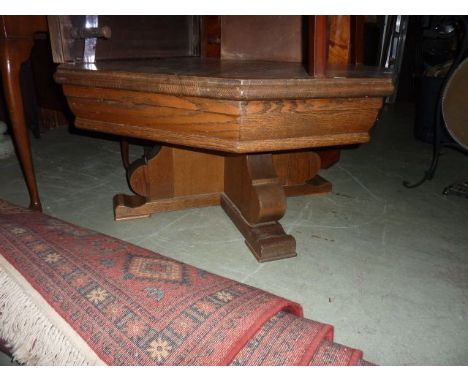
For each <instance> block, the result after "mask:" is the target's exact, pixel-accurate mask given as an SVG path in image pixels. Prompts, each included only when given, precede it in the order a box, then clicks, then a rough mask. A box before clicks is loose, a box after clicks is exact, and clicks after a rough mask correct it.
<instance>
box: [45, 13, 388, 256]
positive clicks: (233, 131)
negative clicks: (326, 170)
mask: <svg viewBox="0 0 468 382" xmlns="http://www.w3.org/2000/svg"><path fill="white" fill-rule="evenodd" d="M252 17H254V19H251V18H249V19H245V18H243V17H240V16H239V17H237V16H233V17H222V18H221V20H220V26H221V29H219V28H217V27H216V25H215V24H216V23H212V24H210V25H211V26H210V27H208V26H209V25H207V24H206V22H209V20H210V19H206V18H205V19H201V24H199V21H200V20H199V18H198V17H197V16H188V17H184V18H181V17H177V18H172V19H171V18H149V19H148V18H143V17H137V18H128V19H125V18H120V17H118V18H112V17H109V16H103V17H102V18H99V20H97V18H96V17H95V16H86V20H83V19H77V18H76V17H74V16H60V17H58V18H55V17H49V28H50V31H51V37H52V46H53V50H54V58H55V61H56V62H57V63H60V65H59V67H58V69H57V72H56V74H55V79H56V81H57V82H58V83H60V84H62V85H63V90H64V94H65V96H66V97H67V100H68V104H69V106H70V108H71V110H72V112H73V113H74V115H75V116H76V119H75V125H76V127H78V128H82V129H87V130H93V131H99V132H103V133H109V134H114V135H119V136H122V137H131V138H138V139H143V140H146V141H148V142H152V143H151V144H149V146H148V148H147V150H146V152H145V155H144V156H143V157H142V158H141V159H139V160H137V161H135V162H133V163H131V164H128V161H127V160H125V158H126V157H127V154H126V149H125V145H123V148H124V149H123V151H122V152H123V158H124V163H126V167H127V178H128V181H129V184H130V187H131V189H132V191H133V192H134V193H135V194H134V195H123V194H118V195H116V196H115V197H114V212H115V218H116V219H117V220H119V219H132V218H137V217H146V216H149V215H150V214H152V213H156V212H160V211H169V210H175V209H183V208H192V207H201V206H207V205H217V204H220V205H221V206H222V208H223V209H224V210H225V212H226V213H227V215H228V216H229V217H230V218H231V220H232V221H233V223H234V224H235V225H236V227H237V228H238V229H239V231H240V232H241V233H242V234H243V236H244V237H245V239H246V244H247V246H248V247H249V249H250V250H251V251H252V253H253V254H254V256H255V258H256V259H257V260H258V261H260V262H263V261H271V260H278V259H284V258H288V257H293V256H296V242H295V239H294V237H293V236H292V235H289V234H287V233H286V232H285V231H284V230H283V227H282V226H281V224H280V223H279V220H280V219H281V218H282V217H283V215H284V213H285V212H286V204H287V203H286V199H287V197H288V196H294V195H305V194H314V193H322V192H329V191H330V190H331V184H330V183H329V182H327V181H325V180H324V179H323V178H321V177H320V176H318V175H317V172H318V171H319V169H320V168H321V158H320V155H319V154H318V153H317V152H316V151H314V150H316V149H321V148H329V147H337V146H341V145H350V144H359V143H364V142H367V141H368V140H369V130H370V129H371V128H372V126H373V125H374V123H375V121H376V119H377V117H378V115H379V113H380V110H381V107H382V104H383V97H385V96H387V95H389V94H391V93H392V92H393V78H392V76H391V74H389V73H384V72H382V71H380V70H378V69H377V68H366V67H363V66H362V65H360V63H359V61H358V60H357V59H356V58H357V57H358V56H359V54H357V52H356V51H357V50H358V49H356V47H355V49H354V53H351V51H352V49H351V40H353V38H351V36H352V35H353V34H359V33H358V30H359V29H360V27H359V25H358V23H355V22H352V18H351V17H350V16H343V17H341V16H339V17H337V16H332V17H330V18H329V17H327V16H307V17H305V16H304V17H300V16H297V17H296V16H294V17H281V16H279V17H276V16H274V17H273V16H272V17H269V16H268V17H261V16H258V17H256V16H252ZM85 21H86V22H85ZM199 26H201V27H199ZM218 26H219V25H218ZM200 30H201V31H202V33H201V35H200V34H199V31H200ZM203 31H205V32H206V33H205V32H203ZM304 31H307V32H308V37H307V36H304ZM219 33H221V35H219ZM154 36H164V38H162V37H160V38H155V37H154ZM305 46H306V47H307V49H306V50H305V49H304V47H305ZM304 50H305V51H306V52H304ZM329 64H331V65H329ZM333 64H339V66H340V67H334V65H333ZM349 64H351V66H349Z"/></svg>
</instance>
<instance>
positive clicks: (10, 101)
mask: <svg viewBox="0 0 468 382" xmlns="http://www.w3.org/2000/svg"><path fill="white" fill-rule="evenodd" d="M0 28H1V32H0V68H1V72H2V79H3V89H4V92H5V98H6V102H7V106H8V111H9V114H10V119H11V123H12V131H13V139H14V141H15V144H16V150H17V153H18V158H19V161H20V164H21V168H22V170H23V173H24V177H25V180H26V185H27V187H28V191H29V197H30V204H29V208H31V209H33V210H38V211H42V207H41V201H40V199H39V192H38V190H37V183H36V175H35V173H34V166H33V161H32V157H31V150H30V145H29V136H28V131H27V127H26V121H25V116H24V110H23V98H22V95H21V87H20V69H21V65H22V64H23V63H24V62H25V61H26V60H27V59H28V58H29V56H30V55H31V49H32V46H33V36H34V33H36V32H45V31H47V30H48V27H47V18H46V16H0Z"/></svg>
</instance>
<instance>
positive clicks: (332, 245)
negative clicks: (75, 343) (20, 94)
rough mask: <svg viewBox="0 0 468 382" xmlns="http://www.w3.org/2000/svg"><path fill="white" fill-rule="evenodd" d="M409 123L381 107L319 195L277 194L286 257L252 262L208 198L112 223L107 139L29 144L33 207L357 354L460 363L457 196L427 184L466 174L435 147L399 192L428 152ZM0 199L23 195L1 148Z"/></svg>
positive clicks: (463, 205) (467, 262) (466, 243)
mask: <svg viewBox="0 0 468 382" xmlns="http://www.w3.org/2000/svg"><path fill="white" fill-rule="evenodd" d="M412 131H413V108H412V105H410V104H401V105H393V106H390V107H386V108H385V110H384V112H383V114H382V116H381V119H380V121H379V122H378V124H377V126H376V127H375V129H374V130H373V133H372V139H371V142H370V143H369V144H365V145H362V146H359V147H356V148H351V149H348V150H344V151H343V153H342V158H341V160H340V162H339V163H338V164H337V165H335V166H334V167H332V168H330V169H329V170H326V171H323V172H322V176H324V177H326V178H327V179H329V180H330V181H332V183H333V192H332V193H331V194H329V195H325V196H312V197H296V198H290V199H288V211H287V213H286V216H285V217H284V218H283V219H282V223H283V226H284V227H285V230H286V231H287V232H289V233H291V234H293V235H294V236H295V237H296V240H297V252H298V256H297V258H294V259H288V260H281V261H276V262H271V263H265V264H259V263H257V262H256V260H255V259H254V257H253V256H252V255H251V254H250V252H249V250H248V249H247V248H246V246H245V244H244V241H243V238H242V237H241V235H240V233H239V232H238V231H237V230H236V228H235V227H234V225H233V224H232V223H231V221H230V220H229V219H228V217H227V216H226V215H225V214H224V212H223V211H222V210H221V208H220V207H208V208H201V209H191V210H185V211H178V212H168V213H160V214H157V215H153V216H151V218H148V219H141V220H134V221H124V222H115V221H114V220H113V213H112V196H113V195H114V194H115V193H119V192H127V190H128V188H127V184H126V181H125V178H124V170H123V168H122V165H121V162H120V155H119V146H118V144H117V143H116V142H114V141H111V140H105V139H96V138H91V137H88V136H82V135H77V134H70V133H69V132H68V130H67V129H66V128H63V129H57V130H53V131H50V132H47V133H46V134H44V135H43V137H42V138H41V139H40V140H34V139H33V142H32V144H33V155H34V160H35V166H36V172H37V177H38V184H39V190H40V194H41V197H42V203H43V207H44V212H45V213H48V214H50V215H52V216H56V217H59V218H62V219H64V220H67V221H69V222H73V223H77V224H80V225H83V226H85V227H89V228H92V229H95V230H98V231H100V232H104V233H106V234H110V235H114V236H117V237H119V238H122V239H125V240H128V241H130V242H132V243H135V244H138V245H141V246H143V247H146V248H150V249H152V250H155V251H158V252H160V253H162V254H165V255H167V256H170V257H173V258H175V259H178V260H181V261H184V262H187V263H189V264H192V265H195V266H198V267H200V268H203V269H206V270H208V271H211V272H214V273H217V274H220V275H223V276H226V277H230V278H233V279H235V280H238V281H241V282H245V283H247V284H250V285H253V286H256V287H260V288H263V289H266V290H268V291H270V292H273V293H276V294H278V295H281V296H284V297H287V298H290V299H292V300H295V301H298V302H299V303H301V304H302V305H303V307H304V311H305V315H306V317H309V318H312V319H314V320H318V321H322V322H327V323H330V324H333V325H334V326H335V339H336V341H337V342H341V343H344V344H347V345H349V346H353V347H357V348H360V349H362V350H363V351H364V354H365V357H366V359H368V360H369V361H372V362H376V363H378V364H381V365H468V199H465V198H462V197H458V196H444V195H442V193H441V191H442V190H443V188H444V187H445V186H446V185H448V184H451V183H453V182H455V181H459V180H464V179H468V156H464V155H463V154H460V153H458V152H456V151H453V150H449V151H447V152H446V154H445V155H444V156H443V157H442V158H441V160H440V165H439V168H438V172H437V174H436V176H435V179H433V180H432V181H431V182H428V183H425V184H424V185H422V186H421V187H419V188H416V189H411V190H409V189H405V188H404V187H403V186H402V181H403V180H405V179H407V180H416V179H418V178H419V177H420V176H421V175H422V173H423V171H424V170H425V169H426V167H427V166H428V163H429V159H430V155H431V146H430V145H428V144H425V143H422V142H417V141H415V140H414V139H413V136H412ZM134 154H135V153H134ZM0 197H1V198H3V199H6V200H8V201H11V202H14V203H17V204H20V205H24V206H25V205H27V204H28V195H27V192H26V187H25V185H24V181H23V178H22V175H21V172H20V168H19V165H18V163H17V160H16V158H15V157H11V158H9V159H4V160H0ZM0 362H1V361H0Z"/></svg>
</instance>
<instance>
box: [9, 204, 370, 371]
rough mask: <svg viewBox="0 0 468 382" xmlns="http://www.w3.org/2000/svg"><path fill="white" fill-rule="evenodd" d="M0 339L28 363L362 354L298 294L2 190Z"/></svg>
mask: <svg viewBox="0 0 468 382" xmlns="http://www.w3.org/2000/svg"><path fill="white" fill-rule="evenodd" d="M0 338H3V339H4V340H5V341H6V343H7V344H8V346H9V347H10V348H11V351H12V353H13V355H14V356H15V357H16V358H17V360H18V361H19V362H22V363H26V364H61V365H64V364H102V363H104V364H108V365H229V364H232V365H358V364H365V363H364V362H363V361H362V353H361V352H360V351H358V350H354V349H351V348H348V347H345V346H341V345H338V344H336V343H333V342H332V341H333V328H332V327H331V326H330V325H325V324H321V323H318V322H314V321H311V320H307V319H304V318H302V308H301V307H300V306H299V305H298V304H297V303H294V302H291V301H288V300H286V299H283V298H281V297H278V296H275V295H272V294H270V293H267V292H265V291H262V290H259V289H257V288H253V287H250V286H248V285H245V284H241V283H239V282H236V281H233V280H229V279H226V278H223V277H220V276H216V275H214V274H211V273H208V272H205V271H203V270H200V269H197V268H195V267H193V266H190V265H187V264H183V263H180V262H178V261H175V260H172V259H170V258H167V257H164V256H161V255H159V254H157V253H154V252H151V251H149V250H146V249H143V248H140V247H137V246H135V245H132V244H129V243H127V242H124V241H122V240H118V239H115V238H112V237H109V236H106V235H103V234H100V233H97V232H94V231H91V230H89V229H85V228H81V227H78V226H76V225H72V224H69V223H66V222H63V221H60V220H58V219H55V218H52V217H49V216H47V215H44V214H40V213H37V212H32V211H30V210H26V209H24V208H20V207H16V206H13V205H11V204H9V203H7V202H4V201H1V200H0Z"/></svg>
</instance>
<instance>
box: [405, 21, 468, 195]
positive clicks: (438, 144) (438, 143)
mask: <svg viewBox="0 0 468 382" xmlns="http://www.w3.org/2000/svg"><path fill="white" fill-rule="evenodd" d="M459 21H460V26H461V27H462V29H463V37H462V40H461V42H460V48H459V51H458V55H457V56H456V57H455V59H454V60H453V64H452V66H451V67H450V70H449V71H448V73H447V75H446V77H445V79H444V82H443V84H442V87H441V91H440V95H439V99H438V101H437V111H436V123H435V129H434V140H433V146H432V147H433V149H432V160H431V164H430V166H429V169H428V170H427V171H426V172H425V173H424V175H423V177H422V179H420V180H419V181H417V182H415V183H413V184H411V183H410V182H408V181H403V185H404V186H405V187H406V188H415V187H418V186H420V185H421V184H423V183H424V182H425V181H426V180H431V179H432V178H433V177H434V174H435V171H436V169H437V165H438V163H439V157H440V155H441V154H442V149H443V148H444V147H452V148H455V149H457V150H461V151H464V150H463V149H462V148H461V146H459V145H458V144H456V143H454V142H443V141H442V129H443V128H444V126H445V122H444V120H443V118H442V94H443V93H444V89H445V87H446V85H447V83H448V80H449V79H450V77H451V75H452V73H453V72H454V71H455V69H456V68H457V67H458V65H459V64H460V63H461V62H462V61H463V59H464V58H465V57H466V55H467V52H468V20H467V18H466V17H464V16H461V17H460V19H459ZM450 187H452V186H449V187H447V188H445V190H447V189H448V188H450ZM445 190H444V193H445Z"/></svg>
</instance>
